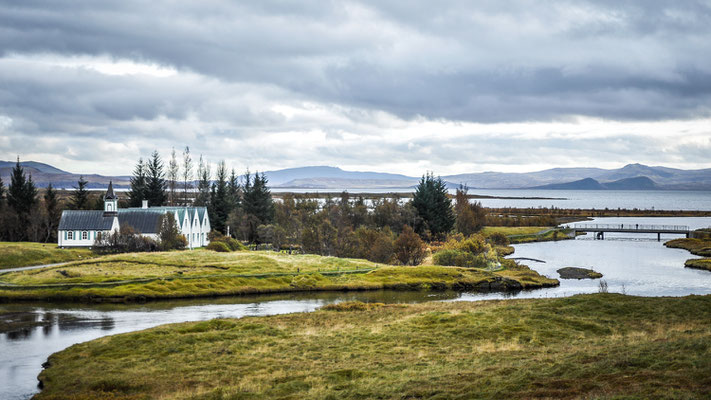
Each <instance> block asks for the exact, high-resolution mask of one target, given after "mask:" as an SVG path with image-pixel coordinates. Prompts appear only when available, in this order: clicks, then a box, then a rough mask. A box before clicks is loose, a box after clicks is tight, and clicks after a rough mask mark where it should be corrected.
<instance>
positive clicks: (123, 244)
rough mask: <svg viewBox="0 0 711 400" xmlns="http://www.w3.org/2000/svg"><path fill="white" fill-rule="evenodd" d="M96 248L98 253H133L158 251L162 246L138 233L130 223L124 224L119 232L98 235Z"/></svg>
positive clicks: (95, 242)
mask: <svg viewBox="0 0 711 400" xmlns="http://www.w3.org/2000/svg"><path fill="white" fill-rule="evenodd" d="M94 250H95V251H96V252H98V253H133V252H149V251H158V250H160V246H159V244H158V242H156V241H155V240H153V239H151V238H149V237H144V236H141V235H139V234H137V233H136V231H134V230H133V228H132V227H131V226H130V225H126V224H124V225H122V226H121V228H120V229H119V230H118V232H113V233H110V234H108V235H102V234H99V235H97V236H96V240H95V241H94Z"/></svg>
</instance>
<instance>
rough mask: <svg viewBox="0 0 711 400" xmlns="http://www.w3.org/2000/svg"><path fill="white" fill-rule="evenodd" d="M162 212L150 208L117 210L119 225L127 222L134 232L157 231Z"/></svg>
mask: <svg viewBox="0 0 711 400" xmlns="http://www.w3.org/2000/svg"><path fill="white" fill-rule="evenodd" d="M162 215H164V213H163V212H156V211H153V210H150V209H144V210H119V213H118V219H119V225H123V224H128V225H130V226H131V227H132V228H133V229H134V230H135V231H136V233H158V232H159V231H160V217H161V216H162Z"/></svg>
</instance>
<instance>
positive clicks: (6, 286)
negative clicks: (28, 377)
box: [0, 250, 558, 301]
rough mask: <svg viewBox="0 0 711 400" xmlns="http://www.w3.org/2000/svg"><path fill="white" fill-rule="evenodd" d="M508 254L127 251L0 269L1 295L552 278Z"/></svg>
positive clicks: (132, 296) (526, 282) (190, 292)
mask: <svg viewBox="0 0 711 400" xmlns="http://www.w3.org/2000/svg"><path fill="white" fill-rule="evenodd" d="M556 285H558V281H557V280H555V279H548V278H546V277H544V276H541V275H539V274H538V273H536V272H535V271H532V270H530V269H528V268H527V267H525V266H519V265H517V264H515V263H514V262H513V261H511V262H510V263H508V264H507V266H506V267H505V268H504V270H502V271H497V272H487V271H483V270H478V269H464V268H455V267H441V266H418V267H409V266H388V265H384V264H378V263H374V262H370V261H367V260H362V259H344V258H336V257H323V256H317V255H289V254H283V253H276V252H269V251H250V252H244V251H242V252H225V253H220V252H213V251H209V250H194V251H183V252H157V253H129V254H118V255H110V256H104V257H101V258H98V259H95V260H89V261H82V262H75V263H72V264H68V265H63V266H60V267H56V268H44V269H38V270H31V271H22V272H11V273H6V274H1V275H0V299H5V300H18V299H51V300H89V301H128V300H147V299H160V298H187V297H205V296H218V295H238V294H256V293H274V292H290V291H323V290H330V291H333V290H366V289H396V290H445V289H456V290H474V291H482V290H483V291H490V290H495V291H504V290H520V289H526V288H538V287H548V286H556Z"/></svg>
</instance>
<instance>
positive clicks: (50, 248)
mask: <svg viewBox="0 0 711 400" xmlns="http://www.w3.org/2000/svg"><path fill="white" fill-rule="evenodd" d="M92 257H94V254H93V253H92V252H91V250H89V249H60V248H59V247H57V245H56V244H52V243H32V242H0V270H2V269H7V268H18V267H27V266H30V265H42V264H56V263H60V262H66V261H75V260H81V259H87V258H92Z"/></svg>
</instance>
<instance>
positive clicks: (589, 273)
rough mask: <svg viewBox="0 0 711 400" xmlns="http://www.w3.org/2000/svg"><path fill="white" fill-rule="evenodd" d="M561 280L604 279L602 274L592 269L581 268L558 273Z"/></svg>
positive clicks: (571, 268)
mask: <svg viewBox="0 0 711 400" xmlns="http://www.w3.org/2000/svg"><path fill="white" fill-rule="evenodd" d="M557 272H558V274H560V278H561V279H599V278H602V274H601V273H599V272H595V271H593V270H592V269H587V268H580V267H565V268H561V269H559V270H558V271H557Z"/></svg>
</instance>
